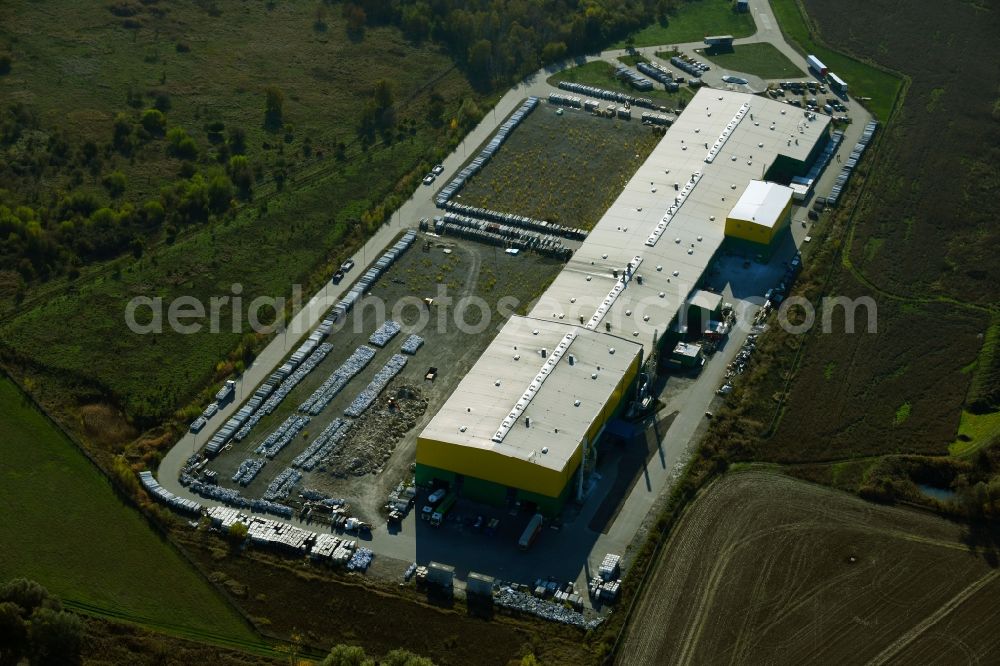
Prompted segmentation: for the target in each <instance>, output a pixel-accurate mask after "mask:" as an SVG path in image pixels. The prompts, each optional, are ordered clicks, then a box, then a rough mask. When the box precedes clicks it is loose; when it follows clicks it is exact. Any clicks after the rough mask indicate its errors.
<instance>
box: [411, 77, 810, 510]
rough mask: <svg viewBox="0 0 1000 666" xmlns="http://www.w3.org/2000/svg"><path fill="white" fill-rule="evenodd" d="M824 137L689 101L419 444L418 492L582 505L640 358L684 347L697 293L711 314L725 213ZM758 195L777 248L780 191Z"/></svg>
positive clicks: (746, 102) (714, 95)
mask: <svg viewBox="0 0 1000 666" xmlns="http://www.w3.org/2000/svg"><path fill="white" fill-rule="evenodd" d="M828 127H829V118H827V117H823V116H817V115H815V114H810V116H806V115H804V114H803V113H802V112H801V111H800V110H799V109H796V108H794V107H791V106H789V105H785V104H782V103H779V102H775V101H773V100H770V99H767V98H763V97H756V96H753V95H749V94H745V93H737V92H730V91H720V90H711V89H703V90H701V91H699V92H698V93H697V94H696V95H695V97H694V98H693V99H692V101H691V102H689V103H688V105H687V108H686V109H685V111H684V113H683V114H681V116H680V117H679V118H678V120H677V122H676V123H674V125H673V126H672V127H671V128H670V129H669V130H668V131H667V132H666V134H665V135H664V137H663V139H661V141H660V142H659V144H657V146H656V148H655V149H654V150H653V152H652V153H651V154H650V156H649V157H648V158H647V159H646V161H645V162H644V163H643V164H642V166H640V167H639V169H638V170H637V172H636V173H635V175H634V176H633V177H632V178H631V180H629V182H628V183H627V184H626V186H625V188H624V190H623V191H622V193H621V194H620V195H619V197H618V198H617V199H616V200H615V202H614V203H613V204H612V205H611V207H610V208H609V209H608V210H607V211H606V212H605V214H604V216H603V217H602V218H601V220H600V221H599V222H598V223H597V225H596V226H595V227H594V229H593V230H592V231H591V232H590V234H589V235H588V236H587V239H586V241H584V243H583V244H582V245H581V247H580V248H579V249H578V250H577V251H576V253H574V255H573V256H572V257H571V258H570V260H569V261H568V262H567V264H566V266H565V267H564V268H563V270H562V271H561V272H560V274H559V275H558V276H557V277H556V279H555V280H554V281H553V283H552V285H551V286H550V287H549V288H548V289H547V290H546V292H545V293H544V294H543V295H542V297H541V298H540V299H539V301H538V302H537V304H536V305H535V306H534V308H533V309H532V310H531V311H530V312H529V313H528V314H527V316H524V317H521V316H514V317H512V318H511V319H510V321H508V322H507V323H506V324H505V326H504V327H503V328H502V329H501V331H500V333H499V334H498V335H497V337H496V338H495V339H494V341H493V342H492V343H491V344H490V346H489V347H488V348H487V349H486V351H485V352H484V353H483V355H482V356H481V357H480V359H479V360H478V361H477V362H476V364H475V365H474V366H473V368H472V369H471V370H470V371H469V373H468V374H467V375H466V376H465V378H464V379H463V380H462V382H461V383H460V384H459V385H458V387H457V388H456V389H455V391H454V393H453V394H452V395H451V397H450V398H449V399H448V400H447V402H446V403H445V404H444V405H443V406H442V407H441V409H440V410H439V411H438V413H437V414H436V415H435V416H434V417H433V419H431V421H430V423H428V425H427V427H426V428H425V429H424V431H423V432H422V433H421V434H420V435H419V437H418V440H417V454H416V461H417V468H416V474H417V482H418V483H420V484H422V485H428V486H443V485H447V486H449V487H451V488H453V489H455V490H457V491H458V492H459V493H460V494H461V495H462V496H463V497H469V498H472V499H476V500H479V501H484V502H487V503H490V504H495V505H499V506H504V505H509V504H512V503H513V502H515V501H519V502H521V503H522V504H525V503H527V504H529V505H534V507H536V508H537V509H538V510H540V511H542V512H543V513H546V514H550V515H551V514H554V513H557V512H558V511H559V510H560V508H561V507H562V505H563V504H564V503H565V501H566V500H567V499H569V498H571V497H577V496H579V495H580V494H581V492H582V489H583V487H584V485H585V482H584V477H585V476H586V474H588V473H589V471H590V470H592V469H593V467H594V464H595V461H596V458H597V455H598V453H599V451H598V447H597V443H598V441H599V440H600V438H601V435H602V433H603V432H604V430H605V428H606V427H608V425H609V424H611V423H613V421H614V420H615V419H616V417H617V416H618V415H619V414H621V413H622V412H623V411H624V410H626V409H627V408H628V407H629V405H630V404H631V403H632V402H633V401H634V400H635V399H636V398H638V397H640V396H641V395H642V393H643V390H644V388H645V383H646V381H647V377H646V375H645V373H644V372H643V364H644V361H645V360H646V359H648V358H650V355H651V353H652V352H653V350H654V349H655V350H656V351H657V352H658V353H662V352H663V351H664V349H665V350H666V354H664V356H665V357H669V356H670V354H671V353H672V352H673V351H675V350H676V349H677V343H678V342H682V341H684V340H683V339H682V338H681V337H680V336H681V335H682V334H683V333H685V332H686V330H687V327H686V325H684V324H683V323H682V322H679V321H678V320H679V319H681V320H683V319H686V316H685V315H686V314H687V313H688V311H689V304H692V303H691V299H692V296H694V297H695V301H696V303H693V304H692V305H695V306H696V307H697V308H698V309H699V310H701V311H703V312H704V314H703V315H699V321H698V324H697V325H698V327H699V329H700V328H701V327H702V326H704V322H703V321H702V319H704V320H707V321H709V322H710V321H711V320H712V319H713V315H714V314H716V313H717V312H718V310H719V305H720V302H721V299H719V298H717V297H711V296H709V295H708V294H705V293H702V294H698V286H699V282H700V280H701V277H702V274H703V273H704V272H705V270H706V268H707V267H708V266H709V264H710V263H711V261H712V259H713V257H714V256H715V254H716V253H717V252H718V250H719V248H720V247H721V246H722V244H723V242H724V241H725V240H726V238H727V235H729V233H730V231H729V229H728V225H729V223H728V220H729V219H730V216H731V215H732V214H733V212H734V210H736V212H737V214H739V215H743V214H744V213H743V212H742V209H740V206H739V202H740V201H741V199H742V198H743V197H744V196H746V197H747V202H748V204H749V202H751V201H755V200H756V199H758V198H760V194H759V193H758V191H757V190H758V188H759V187H760V185H755V184H754V182H755V181H759V179H760V178H761V177H762V174H767V173H768V171H769V170H770V169H771V168H772V167H773V166H774V165H775V163H777V162H779V161H784V162H785V163H786V164H793V163H794V164H801V165H802V168H803V169H805V168H807V167H808V159H809V156H810V155H811V154H813V153H814V151H816V147H817V146H818V145H819V144H821V143H823V142H824V141H825V140H826V137H827V130H828ZM761 184H762V185H764V186H765V191H764V196H763V198H762V199H761V203H760V206H759V207H758V208H759V209H760V210H761V211H764V212H766V213H767V214H768V215H771V214H772V212H773V213H774V214H773V217H774V222H773V223H772V225H771V226H770V227H767V234H766V235H767V237H768V238H771V237H773V235H774V234H775V233H777V232H779V231H780V228H781V226H782V224H785V223H784V222H781V216H782V215H785V214H787V207H786V206H785V205H784V204H782V205H781V206H780V207H778V208H777V210H774V209H775V207H777V202H778V201H779V195H781V194H782V193H783V192H784V191H786V190H788V188H783V189H778V187H779V186H775V187H774V188H772V187H771V186H770V185H771V184H769V183H761ZM748 190H749V193H747V191H748ZM788 192H789V197H790V190H788ZM761 206H762V208H761ZM761 214H763V212H762V213H761ZM751 217H753V214H751ZM732 233H733V234H737V235H739V234H743V235H749V234H751V230H749V229H747V230H744V229H739V230H736V229H735V228H734V230H733V231H732ZM743 235H739V238H740V239H741V240H742V238H743ZM695 330H698V329H695ZM687 356H689V357H691V358H693V359H695V362H697V358H698V355H697V354H696V353H694V354H688V355H687Z"/></svg>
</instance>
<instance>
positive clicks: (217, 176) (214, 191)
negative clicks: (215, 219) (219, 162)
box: [208, 167, 233, 215]
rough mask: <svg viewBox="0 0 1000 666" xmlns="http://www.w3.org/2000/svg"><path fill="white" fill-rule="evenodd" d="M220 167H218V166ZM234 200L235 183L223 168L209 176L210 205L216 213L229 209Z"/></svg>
mask: <svg viewBox="0 0 1000 666" xmlns="http://www.w3.org/2000/svg"><path fill="white" fill-rule="evenodd" d="M216 169H218V167H216ZM232 200H233V183H232V181H230V180H229V177H228V176H226V174H224V173H223V172H222V171H221V170H214V171H212V173H211V174H209V177H208V205H209V207H210V208H211V209H212V212H213V213H215V214H216V215H218V214H220V213H225V212H226V211H228V210H229V207H230V206H231V205H232Z"/></svg>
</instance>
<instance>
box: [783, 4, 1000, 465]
mask: <svg viewBox="0 0 1000 666" xmlns="http://www.w3.org/2000/svg"><path fill="white" fill-rule="evenodd" d="M856 4H857V7H856V11H853V12H848V13H847V14H846V15H844V14H841V13H840V12H836V13H824V12H825V7H824V5H823V4H822V3H817V4H816V12H817V14H816V20H817V22H818V23H819V25H820V26H822V27H823V29H824V30H826V31H827V32H826V33H825V34H828V35H829V37H830V38H831V39H836V40H838V41H839V40H842V43H844V44H845V45H846V46H848V47H849V48H851V49H852V50H855V51H858V52H861V49H862V48H864V47H866V45H867V46H868V48H869V49H871V48H872V46H871V42H866V41H863V40H862V39H861V38H860V37H859V38H855V37H854V36H855V35H860V34H869V38H870V40H876V33H875V32H874V28H872V26H874V25H875V24H876V23H877V22H878V21H880V20H883V19H886V20H888V19H893V20H896V21H897V25H900V26H905V25H908V24H907V23H906V21H911V22H912V25H914V26H917V25H925V23H923V22H922V21H929V20H931V16H932V12H931V11H930V9H927V10H926V12H927V13H926V14H921V13H919V12H918V13H916V14H914V15H911V14H909V13H900V15H899V16H897V17H895V18H893V17H882V16H881V14H879V15H876V14H875V13H874V12H875V11H876V10H875V9H874V8H872V7H871V6H870V5H868V4H865V3H862V2H860V1H858V2H857V3H856ZM866 12H867V13H866ZM845 16H847V17H849V18H845ZM989 17H991V18H993V19H996V17H997V13H996V11H995V10H994V11H993V12H991V13H990V14H989ZM986 19H987V17H981V16H980V11H979V10H976V9H974V8H972V7H963V8H961V9H957V10H956V12H953V13H950V14H949V17H948V19H947V20H939V21H937V22H936V25H937V28H936V29H938V30H939V31H940V33H939V35H938V38H936V39H933V40H931V41H930V42H928V43H925V44H923V45H922V46H921V47H919V49H918V47H917V46H915V45H911V44H909V42H907V40H906V39H905V38H904V37H903V36H902V35H904V34H909V33H907V31H906V30H905V29H901V30H900V31H899V32H900V35H899V36H898V37H897V36H896V35H895V31H890V32H889V33H882V32H879V33H877V34H878V35H880V39H882V40H891V41H887V42H886V45H887V47H888V52H887V53H872V54H871V55H872V56H873V57H876V56H877V57H879V58H880V59H884V60H885V61H886V62H887V63H888V64H890V65H893V66H898V67H900V68H901V69H904V71H907V73H909V74H910V75H911V77H912V83H911V84H910V87H909V91H908V93H907V95H906V99H905V102H904V104H903V106H902V109H901V112H900V117H899V119H898V121H897V122H895V123H893V124H892V125H891V126H890V127H889V129H888V132H887V133H886V136H884V137H883V138H882V139H881V141H880V145H879V149H878V150H879V152H878V154H877V155H876V158H875V160H874V161H873V162H871V163H870V164H869V166H868V167H867V168H866V169H865V171H867V172H868V174H869V175H868V178H869V182H868V183H867V185H866V188H867V189H866V192H865V195H864V196H863V197H862V199H861V202H860V204H859V206H858V209H857V210H856V212H855V213H854V215H853V217H852V218H851V221H852V223H853V227H852V228H851V229H850V231H849V235H848V244H847V246H846V247H845V249H844V250H843V253H844V266H843V267H842V268H838V269H837V270H838V271H839V273H838V274H837V275H836V276H835V278H834V280H833V281H832V282H831V283H830V295H840V294H843V295H846V296H850V297H855V296H862V295H870V296H874V297H876V298H877V300H878V308H879V315H878V323H879V333H878V334H877V335H874V336H873V335H866V334H858V333H855V334H849V333H845V332H844V329H843V328H842V327H837V328H835V330H834V333H833V334H831V335H814V336H811V337H810V338H809V340H808V342H807V343H806V349H805V353H804V354H803V357H802V358H803V361H802V365H801V367H800V369H799V371H798V373H797V374H796V377H795V380H794V381H793V382H792V384H791V386H790V394H789V400H788V406H787V409H786V411H785V413H784V414H783V417H782V420H781V425H780V427H779V429H778V431H777V435H776V436H775V437H774V438H773V439H772V441H771V442H770V443H769V445H768V446H769V447H771V446H773V447H774V448H776V449H778V450H780V451H781V453H776V454H775V456H774V457H776V458H778V459H781V458H784V457H786V456H791V457H794V458H796V459H799V460H802V459H805V458H812V459H828V458H837V457H847V456H850V455H877V454H887V453H898V452H914V453H936V454H946V453H947V452H948V446H949V445H950V444H951V443H952V442H954V441H955V436H956V432H957V429H958V425H959V418H960V416H961V413H962V404H963V402H965V401H966V398H967V395H968V394H969V389H970V386H975V387H976V391H978V392H979V393H980V394H986V395H989V394H994V393H995V392H996V388H997V387H996V381H997V379H996V378H997V376H998V375H997V372H996V363H997V361H996V354H995V346H996V336H995V335H985V334H986V333H987V329H988V326H989V324H990V323H991V318H990V310H991V309H995V308H996V302H997V298H998V291H997V285H998V284H1000V266H998V263H997V262H996V260H995V257H994V250H995V247H996V242H997V240H998V236H997V231H996V225H995V224H993V223H992V221H991V219H989V216H988V215H987V213H986V209H985V208H984V207H983V202H986V201H990V200H992V199H993V198H995V197H996V195H997V192H998V191H1000V171H998V166H997V165H998V164H1000V149H998V148H997V146H998V145H1000V125H998V123H997V122H996V120H995V119H993V118H991V117H990V115H989V114H990V111H991V109H992V108H993V105H994V104H995V101H996V98H995V96H996V91H995V90H987V89H986V88H984V87H983V86H982V81H983V80H984V78H983V77H987V76H988V72H987V70H988V69H989V67H990V65H988V64H985V63H986V62H988V61H991V58H990V57H989V55H988V54H986V53H975V54H973V53H970V52H958V54H957V55H956V52H953V51H952V50H951V49H950V48H948V47H947V44H948V43H949V40H957V39H960V38H965V37H964V36H968V35H969V34H972V35H975V34H976V31H979V30H982V31H984V32H982V36H983V38H984V39H985V35H986V32H985V30H986V28H985V26H986V25H988V24H989V20H986ZM864 31H869V32H868V33H865V32H864ZM969 31H972V32H971V33H970V32H969ZM990 43H992V42H990ZM928 48H929V49H931V51H930V52H929V53H924V54H923V55H922V56H921V57H918V50H922V49H928ZM955 57H958V58H959V64H960V66H959V67H957V68H956V67H953V66H951V65H947V66H946V65H945V64H944V60H945V59H948V58H955ZM992 61H995V58H993V59H992ZM939 63H940V64H939ZM906 67H909V68H910V69H908V70H907V69H906ZM955 69H958V70H960V71H954V70H955ZM935 91H938V92H935ZM954 164H964V165H965V167H964V168H963V169H960V170H959V169H954V168H951V167H949V166H947V165H954ZM949 183H951V184H949ZM845 213H846V211H845ZM969 397H972V396H969ZM989 402H990V401H989V400H988V399H987V400H986V401H985V405H984V408H987V407H988V404H989ZM807 424H808V425H807ZM812 441H816V442H819V441H822V443H821V444H819V447H818V448H814V447H813V446H810V444H809V442H812ZM769 457H771V456H769Z"/></svg>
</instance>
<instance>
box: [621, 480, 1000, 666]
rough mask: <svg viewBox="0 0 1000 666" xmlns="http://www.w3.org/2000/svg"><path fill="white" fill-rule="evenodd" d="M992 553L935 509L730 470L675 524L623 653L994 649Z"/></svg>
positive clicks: (996, 577)
mask: <svg viewBox="0 0 1000 666" xmlns="http://www.w3.org/2000/svg"><path fill="white" fill-rule="evenodd" d="M706 553H711V556H710V557H706V556H705V554H706ZM986 555H987V553H984V552H983V551H982V550H979V549H977V548H976V547H975V546H971V545H969V543H968V539H967V535H966V534H964V532H963V530H962V528H960V527H959V526H957V525H955V524H954V523H951V522H948V521H946V520H943V519H940V518H934V517H932V516H929V515H927V514H925V513H918V512H913V511H909V510H903V509H895V508H890V507H876V506H873V505H871V504H868V503H867V502H864V501H863V500H860V499H857V498H855V497H852V496H850V495H848V494H846V493H841V492H838V491H834V490H830V489H826V488H823V487H820V486H816V485H813V484H807V483H804V482H800V481H795V480H791V479H788V478H786V477H783V476H781V475H780V474H776V473H773V472H760V471H741V472H734V473H730V474H728V475H726V476H725V477H723V478H721V479H719V480H717V481H716V482H715V483H713V484H712V485H711V486H709V487H708V488H707V489H706V490H705V491H704V492H703V494H702V495H700V496H699V497H698V499H696V500H695V501H694V503H693V504H691V505H690V506H689V507H688V509H687V511H686V512H685V514H684V516H683V518H682V519H681V520H680V522H679V523H678V524H677V525H676V526H675V527H674V529H673V532H672V534H671V536H670V538H669V539H668V541H667V542H666V543H665V545H664V547H663V549H662V550H661V552H660V553H659V557H658V559H657V562H656V564H655V565H654V567H653V570H652V572H651V576H650V579H649V580H648V583H647V585H646V591H645V593H644V595H643V596H642V597H640V599H639V601H638V603H637V605H636V608H635V611H634V613H633V616H632V617H633V620H632V624H631V625H630V626H629V628H628V631H627V633H626V636H625V640H624V642H623V644H622V647H621V649H620V651H619V653H618V655H617V656H618V662H617V663H621V664H629V665H632V664H636V665H645V664H650V665H652V664H657V665H664V664H687V663H724V662H725V663H804V662H807V661H808V662H814V663H866V662H867V663H886V662H892V663H937V662H936V660H938V659H941V658H944V659H945V661H947V660H948V658H949V657H947V656H944V655H951V658H953V657H954V656H955V655H956V654H961V655H963V659H966V660H968V661H969V662H972V663H975V662H977V661H979V660H983V659H987V660H988V659H989V657H988V655H990V654H995V653H996V651H997V649H998V648H1000V637H998V635H997V633H996V632H995V631H993V629H992V627H993V624H994V620H995V611H994V610H993V599H994V598H995V596H996V594H997V593H998V592H1000V572H998V571H997V569H995V568H994V567H993V566H991V565H990V562H989V557H988V556H986ZM971 618H978V619H975V620H973V619H971ZM987 618H991V619H989V620H987ZM665 626H666V627H670V628H671V629H670V631H662V629H661V628H662V627H665ZM943 656H944V657H943ZM869 660H871V661H869Z"/></svg>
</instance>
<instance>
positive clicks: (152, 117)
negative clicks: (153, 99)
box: [140, 109, 167, 136]
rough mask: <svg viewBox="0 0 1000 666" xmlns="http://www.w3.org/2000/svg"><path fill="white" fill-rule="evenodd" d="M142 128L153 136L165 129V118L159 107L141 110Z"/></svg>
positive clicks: (161, 133) (158, 134)
mask: <svg viewBox="0 0 1000 666" xmlns="http://www.w3.org/2000/svg"><path fill="white" fill-rule="evenodd" d="M140 122H141V123H142V128H143V129H144V130H146V131H147V132H149V133H150V134H152V135H153V136H162V135H163V132H164V130H166V129H167V118H166V116H164V115H163V112H162V111H160V110H159V109H146V110H145V111H143V112H142V119H141V121H140Z"/></svg>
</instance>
